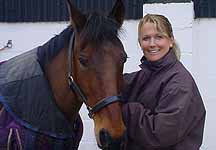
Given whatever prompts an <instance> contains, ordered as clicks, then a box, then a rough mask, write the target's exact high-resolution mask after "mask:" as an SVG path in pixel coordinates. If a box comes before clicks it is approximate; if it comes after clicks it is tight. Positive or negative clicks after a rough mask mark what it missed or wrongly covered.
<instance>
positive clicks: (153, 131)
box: [122, 14, 205, 150]
mask: <svg viewBox="0 0 216 150" xmlns="http://www.w3.org/2000/svg"><path fill="white" fill-rule="evenodd" d="M138 37H139V44H140V47H141V48H142V50H143V53H144V56H143V57H142V59H141V65H140V67H141V70H140V71H137V72H133V73H130V74H125V76H124V82H125V83H124V88H123V92H122V96H123V99H124V105H123V118H124V122H125V124H126V127H127V129H128V132H127V135H128V136H127V142H126V149H127V150H198V149H199V148H200V146H201V144H202V139H203V130H204V122H205V108H204V104H203V101H202V98H201V96H200V93H199V91H198V88H197V86H196V83H195V82H194V79H193V78H192V76H191V75H190V73H189V72H188V71H187V70H186V68H185V67H184V66H183V65H182V63H181V62H180V61H179V60H178V59H179V53H178V48H177V45H176V43H175V39H174V36H173V31H172V27H171V24H170V22H169V20H168V19H167V18H166V17H164V16H162V15H156V14H147V15H146V16H144V18H143V19H142V20H141V21H140V23H139V26H138Z"/></svg>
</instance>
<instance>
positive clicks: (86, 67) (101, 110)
mask: <svg viewBox="0 0 216 150" xmlns="http://www.w3.org/2000/svg"><path fill="white" fill-rule="evenodd" d="M68 8H69V12H70V22H71V25H72V27H73V29H74V32H75V38H74V42H72V43H73V46H71V47H73V52H72V53H73V54H72V55H71V56H72V60H71V64H72V78H73V79H72V80H74V81H75V82H76V85H78V87H76V85H75V91H76V93H77V95H78V96H79V97H81V98H80V99H82V101H83V102H84V103H86V105H87V106H88V109H89V111H90V116H91V117H92V119H93V120H94V125H95V135H96V140H97V143H98V145H99V146H102V147H106V146H107V145H118V144H119V142H120V140H121V138H122V136H123V134H124V132H125V126H124V123H123V121H122V114H121V103H120V101H119V100H120V99H119V97H118V96H119V94H120V90H121V85H122V77H123V75H122V72H123V65H124V62H125V61H126V53H125V51H124V48H123V45H122V43H121V41H120V39H119V38H118V30H119V29H120V27H121V25H122V23H123V20H124V6H123V3H122V1H121V0H117V2H116V3H115V6H114V7H113V9H112V11H111V13H110V14H109V15H108V16H102V15H98V14H96V13H92V14H87V15H84V14H82V13H81V12H80V11H79V10H78V9H76V8H75V7H74V6H73V5H72V3H71V2H70V0H68ZM79 90H81V91H79ZM112 149H113V148H112Z"/></svg>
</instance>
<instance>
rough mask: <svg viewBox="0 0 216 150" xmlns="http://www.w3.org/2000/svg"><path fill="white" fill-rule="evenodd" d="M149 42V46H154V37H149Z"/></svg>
mask: <svg viewBox="0 0 216 150" xmlns="http://www.w3.org/2000/svg"><path fill="white" fill-rule="evenodd" d="M149 44H150V46H155V39H154V37H151V39H150V43H149Z"/></svg>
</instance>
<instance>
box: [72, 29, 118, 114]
mask: <svg viewBox="0 0 216 150" xmlns="http://www.w3.org/2000/svg"><path fill="white" fill-rule="evenodd" d="M74 38H75V36H74V33H72V35H71V38H70V43H69V48H68V84H69V87H70V89H71V90H72V91H74V92H75V93H76V94H77V95H79V97H80V99H81V101H82V102H83V103H84V104H85V105H86V108H87V109H88V112H89V113H88V116H89V118H93V116H94V114H95V113H96V112H98V111H100V110H101V109H103V108H104V107H106V106H108V105H110V104H112V103H114V102H118V101H119V102H120V101H121V100H120V96H117V95H113V96H108V97H106V98H104V99H102V100H101V101H99V102H97V103H96V104H95V105H94V106H93V107H90V106H89V105H88V99H87V97H86V95H85V93H84V92H83V91H82V89H81V88H80V87H79V85H78V84H77V83H76V82H75V81H74V79H73V76H72V64H71V62H72V59H73V47H74Z"/></svg>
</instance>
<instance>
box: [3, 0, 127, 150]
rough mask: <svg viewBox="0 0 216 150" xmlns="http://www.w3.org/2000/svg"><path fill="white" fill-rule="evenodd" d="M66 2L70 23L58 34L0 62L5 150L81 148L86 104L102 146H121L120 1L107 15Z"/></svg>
mask: <svg viewBox="0 0 216 150" xmlns="http://www.w3.org/2000/svg"><path fill="white" fill-rule="evenodd" d="M67 6H68V10H69V14H70V15H69V17H70V24H69V26H68V27H67V28H66V29H65V30H64V31H63V32H62V33H61V34H60V35H58V36H56V37H54V38H52V39H51V40H50V41H48V42H47V43H45V44H44V45H43V46H39V47H37V48H35V49H33V50H30V51H28V52H25V53H23V54H21V55H19V56H16V57H14V58H12V59H10V60H7V61H5V62H3V63H1V64H0V137H1V138H0V149H14V150H15V149H16V150H17V149H18V150H23V149H31V150H34V149H36V150H37V149H41V150H43V149H44V150H49V149H52V150H53V149H58V150H59V149H67V150H76V149H78V147H79V142H80V140H81V138H82V132H83V126H82V125H83V124H82V120H81V118H80V115H79V110H80V108H81V106H82V104H85V105H86V107H87V110H88V111H89V117H90V118H91V119H93V121H94V132H95V138H96V141H97V144H98V146H99V148H101V149H107V150H108V149H112V150H115V149H116V150H117V149H118V150H119V149H121V147H122V139H123V137H124V135H125V131H126V128H125V125H124V122H123V119H122V114H121V97H120V93H121V88H122V82H123V66H124V63H125V61H126V59H127V55H126V52H125V50H124V47H123V44H122V43H121V41H120V39H119V30H120V29H121V26H122V24H123V21H124V11H125V9H124V5H123V2H122V1H121V0H116V2H115V4H114V6H113V8H112V10H111V12H110V13H109V14H108V15H101V14H98V13H87V14H83V13H82V12H81V11H80V10H79V9H77V8H76V7H74V6H73V4H72V2H71V1H70V0H67ZM53 42H54V43H59V42H60V43H61V44H60V45H58V44H57V45H56V44H53ZM48 47H49V48H48Z"/></svg>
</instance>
